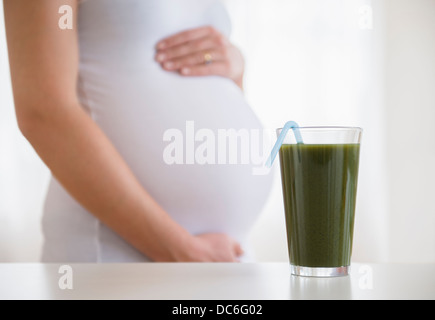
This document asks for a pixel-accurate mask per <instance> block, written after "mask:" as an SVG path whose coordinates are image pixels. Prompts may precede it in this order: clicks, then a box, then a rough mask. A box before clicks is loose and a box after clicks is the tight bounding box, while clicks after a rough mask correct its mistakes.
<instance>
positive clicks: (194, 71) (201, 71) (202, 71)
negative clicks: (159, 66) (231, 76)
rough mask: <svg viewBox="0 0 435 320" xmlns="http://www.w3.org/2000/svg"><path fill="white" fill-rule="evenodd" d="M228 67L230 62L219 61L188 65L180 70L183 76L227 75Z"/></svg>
mask: <svg viewBox="0 0 435 320" xmlns="http://www.w3.org/2000/svg"><path fill="white" fill-rule="evenodd" d="M228 68H229V65H228V62H226V61H218V62H213V63H210V64H198V65H194V66H186V67H183V68H181V69H180V71H179V72H180V74H181V75H183V76H210V75H215V76H225V75H226V74H228Z"/></svg>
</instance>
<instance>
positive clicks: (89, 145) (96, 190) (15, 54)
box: [4, 0, 237, 261]
mask: <svg viewBox="0 0 435 320" xmlns="http://www.w3.org/2000/svg"><path fill="white" fill-rule="evenodd" d="M64 4H68V5H70V6H71V7H72V8H73V12H74V13H76V12H77V1H76V0H63V1H61V2H60V1H57V0H38V1H27V0H4V12H5V22H6V32H7V40H8V50H9V60H10V67H11V76H12V85H13V91H14V100H15V108H16V114H17V119H18V125H19V127H20V130H21V131H22V133H23V134H24V135H25V137H26V138H27V139H28V140H29V142H30V143H31V144H32V146H33V147H34V148H35V150H36V152H37V153H38V154H39V156H40V157H41V159H42V160H43V161H44V162H45V163H46V165H47V166H48V167H49V168H50V170H51V172H52V174H53V175H54V176H55V177H56V178H57V180H58V181H59V182H60V183H61V184H62V185H63V186H64V188H65V189H66V190H67V191H68V192H69V193H70V194H71V195H72V196H73V197H74V198H75V199H76V200H77V201H78V202H79V203H80V204H81V205H83V206H84V207H85V208H86V209H88V210H89V211H90V212H92V213H93V214H94V215H95V216H96V217H97V218H99V219H100V220H101V221H102V222H103V223H105V224H106V225H107V226H109V227H110V228H112V229H113V230H114V231H116V232H117V233H118V234H119V235H121V236H122V237H123V238H124V239H126V240H127V241H128V242H129V243H131V244H132V245H133V246H135V247H136V248H137V249H138V250H140V251H141V252H142V253H144V254H146V255H147V256H149V257H150V258H151V259H153V260H155V261H234V260H235V259H236V255H237V253H236V251H237V250H236V249H237V245H236V243H235V242H234V241H232V240H231V239H229V238H228V237H227V236H224V235H208V236H201V237H194V236H192V235H190V234H189V233H188V232H187V231H186V230H185V229H183V228H182V227H181V226H180V225H178V224H177V223H176V222H175V221H174V220H172V219H171V218H170V216H169V215H168V214H167V213H166V212H165V211H164V210H163V209H162V208H161V207H160V206H159V205H158V204H157V203H156V202H155V201H154V200H153V199H152V198H151V197H150V195H149V194H148V193H147V192H146V191H145V190H144V189H143V187H142V186H141V185H140V183H139V182H138V181H137V179H136V178H135V176H134V175H133V173H132V172H131V171H130V169H129V168H128V166H127V165H126V163H125V161H124V160H123V159H122V158H121V156H120V155H119V153H118V152H117V151H116V150H115V148H114V146H113V145H112V143H111V142H110V141H109V140H108V138H107V137H106V136H105V134H104V133H103V132H102V131H101V130H100V128H99V127H98V126H97V125H96V124H95V123H94V122H93V120H92V119H91V118H90V117H89V116H88V114H87V113H86V112H85V111H84V110H83V109H82V107H81V106H80V104H79V101H78V98H77V95H76V82H77V76H78V45H77V34H76V27H75V26H76V25H75V23H74V25H73V30H61V29H60V28H59V27H58V19H59V18H60V15H59V13H58V10H59V6H60V5H64ZM216 243H217V244H219V245H220V249H218V250H220V252H215V250H214V248H213V246H214V244H216Z"/></svg>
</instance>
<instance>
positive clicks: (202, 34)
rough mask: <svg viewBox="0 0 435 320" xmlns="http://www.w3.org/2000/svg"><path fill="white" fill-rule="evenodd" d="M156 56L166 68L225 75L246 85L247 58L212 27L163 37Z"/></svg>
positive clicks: (181, 72) (186, 74)
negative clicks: (245, 67) (244, 82)
mask: <svg viewBox="0 0 435 320" xmlns="http://www.w3.org/2000/svg"><path fill="white" fill-rule="evenodd" d="M156 49H157V53H156V57H155V59H156V60H157V62H159V63H160V64H161V65H162V67H163V69H165V70H167V71H176V72H178V73H180V74H181V75H184V76H209V75H217V76H223V77H226V78H229V79H231V80H233V81H234V82H235V83H236V84H237V85H238V86H239V87H240V88H243V85H242V83H243V73H244V59H243V56H242V54H241V53H240V51H239V50H238V49H237V48H236V47H235V46H234V45H232V44H231V42H230V41H229V40H228V39H227V38H226V37H225V36H224V35H223V34H222V33H220V32H219V31H217V30H216V29H214V28H213V27H210V26H207V27H200V28H197V29H191V30H188V31H184V32H180V33H178V34H176V35H174V36H171V37H168V38H166V39H163V40H162V41H160V42H159V43H158V44H157V46H156Z"/></svg>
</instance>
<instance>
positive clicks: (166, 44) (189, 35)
mask: <svg viewBox="0 0 435 320" xmlns="http://www.w3.org/2000/svg"><path fill="white" fill-rule="evenodd" d="M218 34H219V32H218V31H216V29H215V28H213V27H211V26H204V27H199V28H196V29H191V30H187V31H183V32H180V33H177V34H175V35H173V36H170V37H168V38H165V39H163V40H161V41H159V42H158V43H157V45H156V49H157V50H167V49H170V48H173V47H175V46H178V45H181V44H183V43H187V42H191V41H194V40H197V39H201V38H205V37H208V36H211V35H218Z"/></svg>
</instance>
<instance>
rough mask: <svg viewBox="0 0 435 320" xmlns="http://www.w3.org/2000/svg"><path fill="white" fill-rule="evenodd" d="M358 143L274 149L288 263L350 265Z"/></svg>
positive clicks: (312, 265)
mask: <svg viewBox="0 0 435 320" xmlns="http://www.w3.org/2000/svg"><path fill="white" fill-rule="evenodd" d="M359 150H360V145H359V144H324V145H320V144H295V145H290V144H287V145H282V146H281V149H280V162H281V177H282V186H283V194H284V207H285V216H286V226H287V238H288V248H289V255H290V263H291V264H292V265H295V266H304V267H323V268H334V267H341V266H349V265H350V257H351V254H352V238H353V225H354V216H355V203H356V189H357V180H358V162H359Z"/></svg>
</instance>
